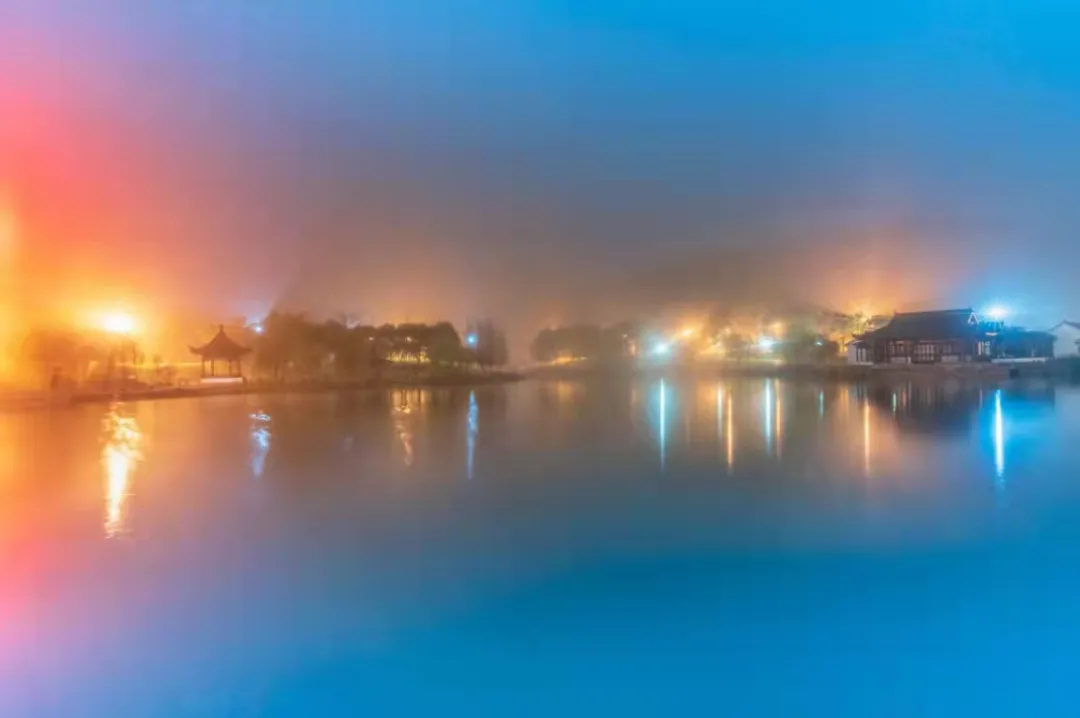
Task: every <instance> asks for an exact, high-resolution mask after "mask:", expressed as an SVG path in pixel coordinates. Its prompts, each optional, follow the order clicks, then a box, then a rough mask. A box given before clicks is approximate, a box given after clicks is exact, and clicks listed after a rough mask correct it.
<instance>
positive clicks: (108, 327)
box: [101, 312, 135, 336]
mask: <svg viewBox="0 0 1080 718" xmlns="http://www.w3.org/2000/svg"><path fill="white" fill-rule="evenodd" d="M101 328H102V329H104V330H105V331H106V332H107V333H108V334H117V335H120V336H129V335H131V334H133V333H134V332H135V318H134V317H132V316H131V315H130V314H123V313H120V312H113V313H110V314H105V315H104V316H102V317H101Z"/></svg>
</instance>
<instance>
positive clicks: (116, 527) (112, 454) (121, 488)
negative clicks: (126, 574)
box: [101, 404, 143, 538]
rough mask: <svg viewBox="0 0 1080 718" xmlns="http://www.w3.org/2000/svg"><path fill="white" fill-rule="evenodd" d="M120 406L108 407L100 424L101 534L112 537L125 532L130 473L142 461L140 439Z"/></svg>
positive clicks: (136, 423)
mask: <svg viewBox="0 0 1080 718" xmlns="http://www.w3.org/2000/svg"><path fill="white" fill-rule="evenodd" d="M124 412H125V409H124V407H123V406H122V405H119V404H116V405H113V406H111V407H110V408H109V411H108V413H107V414H106V415H105V418H104V419H103V421H102V433H103V435H104V445H103V446H102V449H101V464H102V467H103V469H104V472H105V535H106V536H107V537H108V538H116V537H118V536H121V535H123V534H124V533H125V531H126V528H127V527H126V522H127V519H128V512H127V510H126V504H127V502H128V498H129V497H130V496H131V492H132V486H131V480H132V474H133V473H134V471H135V468H136V466H137V465H138V463H139V461H140V459H142V443H143V437H142V434H141V433H140V431H139V424H138V422H137V421H136V420H135V417H134V416H131V415H129V414H125V413H124Z"/></svg>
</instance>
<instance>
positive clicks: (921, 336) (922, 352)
mask: <svg viewBox="0 0 1080 718" xmlns="http://www.w3.org/2000/svg"><path fill="white" fill-rule="evenodd" d="M993 328H997V325H987V324H984V323H983V322H980V321H979V317H978V316H977V315H976V314H975V312H974V311H973V310H971V309H946V310H940V311H933V312H906V313H900V314H895V315H894V316H893V318H892V319H891V320H890V321H889V323H888V324H886V325H885V326H883V327H881V328H880V329H875V330H873V331H870V332H866V333H865V334H862V335H860V336H859V337H857V339H856V341H855V342H853V343H852V346H849V349H848V352H849V357H850V356H852V354H853V355H854V359H855V363H860V364H863V363H865V364H869V363H873V364H935V363H938V362H967V361H990V359H991V358H992V357H993V338H994V336H995V335H996V332H995V331H990V329H993Z"/></svg>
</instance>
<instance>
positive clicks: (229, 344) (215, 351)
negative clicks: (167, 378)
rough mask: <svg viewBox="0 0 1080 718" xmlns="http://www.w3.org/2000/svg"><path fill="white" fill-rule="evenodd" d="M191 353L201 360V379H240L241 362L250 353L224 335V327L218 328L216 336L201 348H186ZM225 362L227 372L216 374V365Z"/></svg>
mask: <svg viewBox="0 0 1080 718" xmlns="http://www.w3.org/2000/svg"><path fill="white" fill-rule="evenodd" d="M188 348H189V349H191V353H192V354H195V355H196V356H198V357H199V358H200V359H202V378H203V379H219V378H220V379H242V378H243V372H242V366H241V363H240V362H241V360H242V359H243V358H244V357H245V356H247V354H248V353H249V352H250V351H251V350H250V349H248V348H247V347H243V346H240V345H239V344H237V343H236V342H235V341H233V340H232V339H230V338H229V335H228V334H226V333H225V327H224V326H221V327H218V332H217V334H215V335H214V338H213V339H211V340H210V341H209V342H207V343H206V344H204V345H203V346H201V347H188ZM218 362H226V363H227V366H228V372H227V373H226V374H218V373H217V363H218ZM208 369H209V371H208Z"/></svg>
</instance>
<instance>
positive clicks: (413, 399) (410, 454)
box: [391, 390, 423, 466]
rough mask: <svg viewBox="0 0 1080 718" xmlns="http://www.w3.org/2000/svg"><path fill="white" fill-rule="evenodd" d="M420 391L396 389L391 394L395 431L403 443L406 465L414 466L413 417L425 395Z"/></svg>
mask: <svg viewBox="0 0 1080 718" xmlns="http://www.w3.org/2000/svg"><path fill="white" fill-rule="evenodd" d="M417 394H418V392H413V391H408V390H397V391H394V392H393V394H392V396H391V402H392V409H391V412H392V414H393V417H394V433H395V434H396V435H397V438H398V441H399V442H400V443H401V449H402V452H403V455H404V461H405V466H412V465H413V460H414V458H415V454H414V451H413V426H412V418H413V414H414V412H415V411H417V410H418V409H419V407H420V405H421V404H422V403H423V397H422V396H418V395H417Z"/></svg>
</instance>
